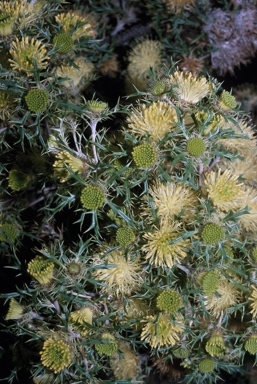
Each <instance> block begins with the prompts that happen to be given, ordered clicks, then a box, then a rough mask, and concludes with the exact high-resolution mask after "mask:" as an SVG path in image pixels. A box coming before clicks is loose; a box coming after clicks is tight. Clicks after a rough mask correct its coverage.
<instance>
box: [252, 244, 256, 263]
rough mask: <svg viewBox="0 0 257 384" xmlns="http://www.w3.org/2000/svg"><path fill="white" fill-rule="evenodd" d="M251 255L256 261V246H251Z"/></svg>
mask: <svg viewBox="0 0 257 384" xmlns="http://www.w3.org/2000/svg"><path fill="white" fill-rule="evenodd" d="M251 256H252V258H253V261H254V262H255V263H257V247H255V248H253V249H252V251H251Z"/></svg>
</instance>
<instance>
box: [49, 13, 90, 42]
mask: <svg viewBox="0 0 257 384" xmlns="http://www.w3.org/2000/svg"><path fill="white" fill-rule="evenodd" d="M55 21H56V22H57V23H58V24H59V25H60V26H61V27H62V31H63V32H65V33H68V34H71V37H72V39H73V40H78V39H80V38H81V37H91V38H92V37H95V35H96V32H95V30H94V28H93V26H92V24H93V22H92V16H91V15H81V14H79V13H75V12H67V13H60V14H59V15H57V16H55Z"/></svg>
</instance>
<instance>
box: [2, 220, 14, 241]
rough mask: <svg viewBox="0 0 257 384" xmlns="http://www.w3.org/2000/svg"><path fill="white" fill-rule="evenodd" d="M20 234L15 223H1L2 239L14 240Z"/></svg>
mask: <svg viewBox="0 0 257 384" xmlns="http://www.w3.org/2000/svg"><path fill="white" fill-rule="evenodd" d="M17 236H18V232H17V229H16V228H15V226H14V225H13V224H9V223H4V224H0V241H4V242H9V241H10V242H12V243H14V241H15V240H16V238H17Z"/></svg>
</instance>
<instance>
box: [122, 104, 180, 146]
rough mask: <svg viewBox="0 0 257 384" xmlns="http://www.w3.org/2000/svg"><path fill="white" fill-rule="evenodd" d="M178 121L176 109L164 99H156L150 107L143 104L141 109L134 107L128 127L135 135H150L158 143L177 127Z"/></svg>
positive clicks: (128, 120)
mask: <svg viewBox="0 0 257 384" xmlns="http://www.w3.org/2000/svg"><path fill="white" fill-rule="evenodd" d="M177 121H178V119H177V113H176V110H175V109H174V108H172V107H171V106H170V105H169V104H168V103H164V102H162V101H156V102H154V103H153V104H152V105H150V107H148V106H146V105H145V104H143V105H142V106H141V108H140V109H134V110H133V112H132V114H131V115H130V116H129V117H128V119H127V122H128V127H129V129H130V130H131V131H132V133H133V134H134V135H136V136H137V137H142V136H145V135H149V136H150V138H151V140H152V141H153V142H156V143H158V141H160V140H162V139H163V138H164V137H165V136H166V135H167V134H168V133H171V132H173V131H174V130H175V129H176V127H175V123H176V122H177Z"/></svg>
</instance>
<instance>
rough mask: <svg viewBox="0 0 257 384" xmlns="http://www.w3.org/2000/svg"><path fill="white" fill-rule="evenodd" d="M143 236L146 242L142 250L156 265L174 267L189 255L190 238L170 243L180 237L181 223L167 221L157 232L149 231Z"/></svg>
mask: <svg viewBox="0 0 257 384" xmlns="http://www.w3.org/2000/svg"><path fill="white" fill-rule="evenodd" d="M143 237H144V239H145V240H146V243H145V244H144V245H143V246H142V251H143V252H145V254H146V256H145V257H146V259H147V260H149V263H150V264H152V265H154V266H157V267H158V266H161V267H169V268H172V267H173V266H174V265H176V264H179V263H180V262H181V260H183V259H184V258H185V257H186V256H187V250H188V248H189V245H190V244H189V240H188V239H187V240H181V239H180V240H178V241H176V242H175V243H173V244H170V243H171V242H172V241H174V240H176V239H179V238H180V233H179V224H175V223H173V224H167V223H166V224H164V225H163V226H162V227H161V228H160V229H159V230H158V229H157V228H156V231H155V232H148V233H146V234H145V235H144V236H143Z"/></svg>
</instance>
